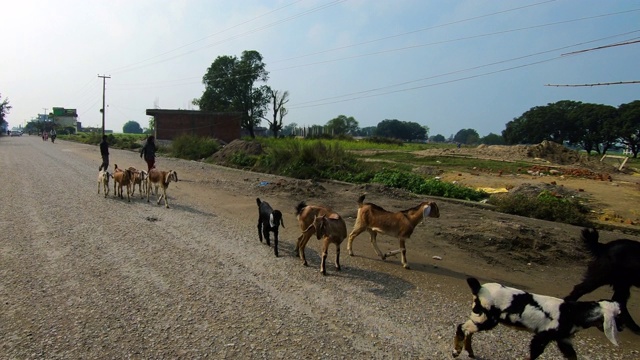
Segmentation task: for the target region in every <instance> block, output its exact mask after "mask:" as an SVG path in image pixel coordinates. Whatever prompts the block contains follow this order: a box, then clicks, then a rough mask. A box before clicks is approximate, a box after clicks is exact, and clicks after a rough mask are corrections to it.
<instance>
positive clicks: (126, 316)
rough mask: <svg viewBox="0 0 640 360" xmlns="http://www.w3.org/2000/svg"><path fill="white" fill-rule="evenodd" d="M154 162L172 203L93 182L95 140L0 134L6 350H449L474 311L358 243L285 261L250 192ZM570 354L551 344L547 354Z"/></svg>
mask: <svg viewBox="0 0 640 360" xmlns="http://www.w3.org/2000/svg"><path fill="white" fill-rule="evenodd" d="M111 153H112V154H111V168H113V164H114V163H117V164H118V165H119V166H121V167H126V166H129V165H132V164H133V165H138V166H140V167H142V165H143V161H142V160H140V159H139V158H138V157H137V154H136V153H134V152H129V151H122V150H111ZM119 162H121V163H119ZM158 162H159V164H165V165H166V164H170V165H171V166H172V168H173V169H174V170H176V171H177V172H178V174H179V178H180V180H181V181H180V182H179V183H177V184H173V183H172V184H171V185H170V187H169V201H170V205H171V209H165V208H164V206H158V205H156V204H155V203H154V202H153V201H152V202H151V203H147V202H146V200H140V199H139V198H135V199H132V201H131V202H130V203H127V202H126V200H124V201H123V200H120V199H116V198H114V197H113V188H111V194H109V197H108V198H106V199H105V198H104V197H103V196H102V194H100V195H98V194H97V182H96V175H97V168H98V165H99V163H100V157H99V151H98V149H97V147H95V146H88V145H82V144H76V143H72V142H65V141H58V142H56V143H55V144H52V143H51V142H43V141H42V140H41V139H40V138H38V137H29V136H23V137H13V138H9V137H2V138H0V184H1V185H2V190H1V194H2V196H0V239H1V240H0V278H1V280H0V300H1V301H2V303H1V305H0V358H2V359H106V358H111V359H127V358H132V359H194V358H213V359H449V358H451V355H450V353H451V350H452V337H453V334H454V327H455V325H456V324H457V323H459V322H462V321H464V320H465V319H466V316H467V315H468V313H469V312H470V305H471V296H470V294H469V291H468V289H466V287H462V286H461V287H456V288H451V287H450V286H449V285H447V284H448V283H447V282H446V281H444V280H443V279H441V278H440V277H435V276H434V277H431V278H430V274H428V273H424V272H419V271H406V270H403V269H402V268H401V267H400V266H395V265H394V266H384V265H388V263H383V262H380V261H371V260H366V259H360V258H349V257H348V256H347V257H346V259H345V260H344V261H342V264H343V271H341V272H339V273H337V272H336V271H335V268H334V267H333V257H334V255H335V253H334V252H333V249H331V250H330V254H329V259H330V260H331V262H328V267H327V271H328V273H329V275H328V276H326V277H323V276H321V275H320V274H319V272H318V271H317V268H316V264H317V263H318V261H317V253H315V251H317V244H312V245H310V247H311V249H309V248H308V249H309V250H307V251H308V253H309V254H310V255H308V258H310V260H312V261H310V262H311V263H312V264H313V265H312V266H311V267H303V266H301V265H300V263H299V262H298V260H297V259H296V258H295V257H293V256H290V255H285V256H281V257H280V258H275V257H274V256H273V251H272V250H271V249H269V248H268V247H266V246H264V245H260V244H259V243H258V241H257V234H256V232H257V230H256V227H255V222H256V221H254V218H255V216H257V210H255V209H254V208H255V203H253V204H252V207H251V209H252V210H251V212H250V213H247V215H246V217H245V218H243V219H237V218H233V217H231V216H229V214H228V213H227V212H225V211H218V210H217V208H216V206H215V201H214V202H213V204H212V205H207V204H208V203H207V202H206V201H204V200H203V199H206V198H208V197H210V196H213V195H212V194H214V190H213V189H212V190H211V191H212V192H211V193H209V194H207V193H199V191H202V190H201V189H202V186H201V185H199V184H198V183H197V182H196V180H195V179H193V178H192V177H191V176H190V174H192V173H193V171H195V169H199V170H200V171H202V168H203V165H202V164H199V163H196V162H190V161H182V160H175V159H164V158H162V159H159V161H158ZM207 169H210V170H208V171H210V172H211V177H212V178H216V179H217V180H216V183H215V184H217V185H216V186H215V187H216V189H215V191H216V192H228V193H230V195H229V196H232V195H234V194H233V193H234V191H235V192H237V191H239V190H238V189H237V188H236V189H235V190H234V186H233V184H234V183H233V182H224V181H223V180H221V179H223V178H224V177H225V176H226V174H231V173H232V172H233V171H232V170H223V169H221V168H218V167H214V166H211V167H207ZM207 169H205V170H207ZM235 176H236V177H238V174H237V172H236V173H235ZM245 176H249V175H245ZM172 190H173V193H172ZM177 194H184V196H178V195H177ZM192 199H193V201H192ZM197 199H199V201H196V200H197ZM254 212H255V213H254ZM287 227H288V229H290V230H289V231H294V229H295V224H293V223H289V224H287ZM359 241H360V242H362V243H365V242H367V241H366V240H365V239H364V238H363V239H360V240H359ZM287 245H288V244H283V249H284V251H286V250H291V246H290V245H289V246H287ZM342 248H343V251H342V254H343V256H346V244H343V246H342ZM284 251H283V252H284ZM461 284H464V282H461ZM530 338H531V337H530V335H529V334H528V333H524V332H516V331H513V330H511V329H508V328H505V327H499V328H496V329H495V330H493V331H491V332H488V333H484V334H478V335H476V337H475V352H476V354H477V355H478V358H479V359H514V358H524V357H526V355H527V349H528V342H529V340H530ZM574 343H575V345H576V349H577V352H578V355H579V356H580V358H584V359H637V358H638V357H639V354H638V352H637V350H636V349H637V348H636V349H629V348H628V347H625V346H624V344H623V346H620V347H618V348H614V347H613V346H611V345H610V344H609V343H608V342H607V340H606V338H605V337H604V335H603V334H602V333H600V332H598V331H597V330H595V329H590V330H587V331H584V332H581V333H579V334H578V336H577V337H576V339H575V341H574ZM462 357H463V358H464V357H466V354H463V355H462ZM560 358H561V356H560V353H559V352H558V351H557V349H556V348H555V346H549V348H548V349H547V351H546V352H545V354H544V355H543V357H542V359H560Z"/></svg>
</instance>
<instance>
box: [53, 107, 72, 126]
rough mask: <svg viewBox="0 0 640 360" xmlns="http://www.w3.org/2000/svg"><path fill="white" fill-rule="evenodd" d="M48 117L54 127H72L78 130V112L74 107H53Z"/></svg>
mask: <svg viewBox="0 0 640 360" xmlns="http://www.w3.org/2000/svg"><path fill="white" fill-rule="evenodd" d="M50 117H51V118H52V120H53V123H54V124H56V127H59V128H73V129H74V131H78V113H77V112H76V109H65V108H62V107H54V108H53V112H52V113H51V115H50Z"/></svg>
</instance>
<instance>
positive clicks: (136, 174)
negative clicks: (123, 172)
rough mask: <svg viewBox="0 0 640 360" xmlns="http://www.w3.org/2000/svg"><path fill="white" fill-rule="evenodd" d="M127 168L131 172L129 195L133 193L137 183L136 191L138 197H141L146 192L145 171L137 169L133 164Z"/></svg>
mask: <svg viewBox="0 0 640 360" xmlns="http://www.w3.org/2000/svg"><path fill="white" fill-rule="evenodd" d="M129 170H131V172H132V173H133V178H132V179H131V181H132V184H133V185H132V187H131V196H134V195H135V193H136V185H138V192H139V193H140V199H142V198H143V194H144V192H146V190H147V186H146V181H147V172H146V171H145V170H138V169H136V168H134V167H133V166H130V167H129ZM142 184H145V186H144V187H142ZM143 189H144V190H143Z"/></svg>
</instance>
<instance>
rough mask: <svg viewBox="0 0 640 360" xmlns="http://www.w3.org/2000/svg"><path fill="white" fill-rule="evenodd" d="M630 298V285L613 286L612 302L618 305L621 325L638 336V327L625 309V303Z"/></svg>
mask: <svg viewBox="0 0 640 360" xmlns="http://www.w3.org/2000/svg"><path fill="white" fill-rule="evenodd" d="M629 296H631V285H628V286H627V285H614V286H613V297H612V298H611V300H612V301H616V302H618V304H620V318H622V320H623V321H622V324H623V325H624V326H626V327H628V328H629V330H631V331H633V332H634V333H636V334H638V335H640V327H639V326H638V324H636V322H635V321H633V318H632V317H631V314H629V309H627V302H628V301H629Z"/></svg>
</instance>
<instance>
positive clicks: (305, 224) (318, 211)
mask: <svg viewBox="0 0 640 360" xmlns="http://www.w3.org/2000/svg"><path fill="white" fill-rule="evenodd" d="M329 214H335V213H334V212H333V210H331V209H330V208H328V207H325V206H318V205H307V204H306V203H305V202H304V201H301V202H300V203H298V205H297V206H296V218H297V219H298V225H299V226H300V230H301V231H302V234H300V236H298V240H297V241H296V248H295V250H294V252H295V253H298V255H299V256H300V259H301V260H302V265H304V266H307V265H308V264H307V259H306V257H305V256H304V248H305V247H306V246H307V243H308V242H309V239H310V238H311V236H312V235H313V229H309V226H311V225H313V220H314V219H315V217H316V216H321V215H329ZM336 215H337V214H336Z"/></svg>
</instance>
